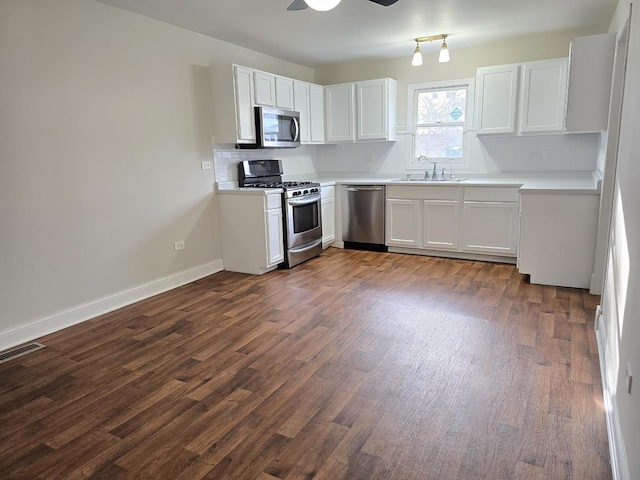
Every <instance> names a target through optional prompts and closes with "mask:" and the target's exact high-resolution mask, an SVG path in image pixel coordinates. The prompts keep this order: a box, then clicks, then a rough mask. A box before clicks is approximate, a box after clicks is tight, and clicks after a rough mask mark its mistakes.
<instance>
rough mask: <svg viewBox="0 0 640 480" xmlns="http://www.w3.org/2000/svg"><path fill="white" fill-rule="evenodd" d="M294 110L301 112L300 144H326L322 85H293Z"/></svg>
mask: <svg viewBox="0 0 640 480" xmlns="http://www.w3.org/2000/svg"><path fill="white" fill-rule="evenodd" d="M293 99H294V105H293V110H295V111H297V112H300V142H301V143H305V144H309V143H324V98H323V88H322V86H321V85H314V84H312V83H307V82H300V81H298V80H296V81H294V83H293Z"/></svg>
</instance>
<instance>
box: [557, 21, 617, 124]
mask: <svg viewBox="0 0 640 480" xmlns="http://www.w3.org/2000/svg"><path fill="white" fill-rule="evenodd" d="M615 48H616V35H615V33H605V34H602V35H589V36H586V37H578V38H574V39H573V41H572V42H571V50H570V54H569V98H568V101H567V116H566V120H565V123H566V128H567V131H569V132H601V131H604V130H606V129H607V122H608V118H609V96H610V94H611V80H612V77H613V59H614V53H615Z"/></svg>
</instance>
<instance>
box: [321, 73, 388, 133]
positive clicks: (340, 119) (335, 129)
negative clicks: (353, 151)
mask: <svg viewBox="0 0 640 480" xmlns="http://www.w3.org/2000/svg"><path fill="white" fill-rule="evenodd" d="M397 96H398V93H397V82H396V81H395V80H394V79H392V78H381V79H376V80H368V81H364V82H356V83H343V84H337V85H328V86H326V87H325V119H326V121H325V130H326V141H327V142H328V143H341V142H356V141H357V142H367V141H395V140H396V102H397Z"/></svg>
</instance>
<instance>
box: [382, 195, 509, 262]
mask: <svg viewBox="0 0 640 480" xmlns="http://www.w3.org/2000/svg"><path fill="white" fill-rule="evenodd" d="M518 232H519V195H518V188H517V187H463V186H449V185H442V186H406V187H405V186H393V185H391V186H389V187H388V188H387V231H386V243H387V245H388V246H390V247H406V248H412V249H419V250H439V251H443V252H451V253H456V252H457V253H459V254H460V253H468V254H472V255H473V254H484V255H492V256H499V257H515V256H516V255H517V251H518Z"/></svg>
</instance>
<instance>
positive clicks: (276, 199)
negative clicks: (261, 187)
mask: <svg viewBox="0 0 640 480" xmlns="http://www.w3.org/2000/svg"><path fill="white" fill-rule="evenodd" d="M281 198H282V196H281V194H279V193H278V194H276V195H267V198H266V203H267V210H271V209H272V208H282V201H281Z"/></svg>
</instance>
